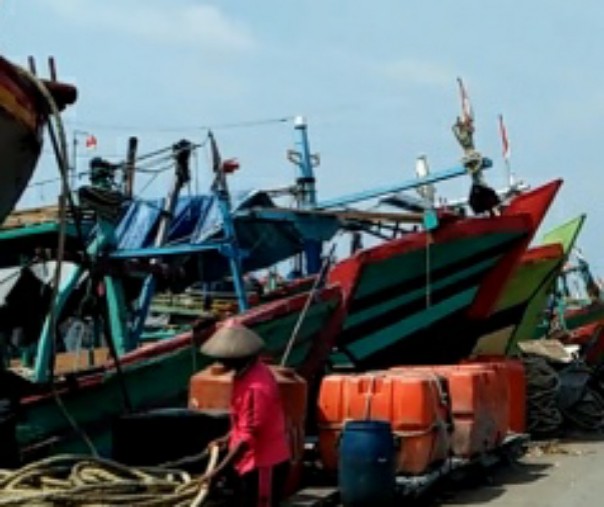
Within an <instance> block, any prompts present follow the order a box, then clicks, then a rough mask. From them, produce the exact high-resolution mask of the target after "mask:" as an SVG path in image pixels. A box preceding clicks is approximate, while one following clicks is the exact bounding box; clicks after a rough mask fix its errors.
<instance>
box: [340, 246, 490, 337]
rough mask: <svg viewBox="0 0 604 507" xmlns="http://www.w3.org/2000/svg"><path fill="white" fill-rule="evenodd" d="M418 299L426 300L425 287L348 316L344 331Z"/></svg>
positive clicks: (454, 278)
mask: <svg viewBox="0 0 604 507" xmlns="http://www.w3.org/2000/svg"><path fill="white" fill-rule="evenodd" d="M496 260H497V259H493V258H490V259H486V260H484V261H482V262H479V263H478V264H474V265H472V266H471V267H469V268H466V269H464V270H462V271H458V272H456V273H454V274H452V275H450V276H448V277H446V278H444V279H441V280H437V281H432V282H431V283H430V288H431V290H439V289H442V288H445V287H448V286H449V285H451V284H453V283H457V282H459V281H461V280H463V279H465V278H468V277H470V276H472V275H474V274H476V273H479V272H481V271H485V270H487V269H489V268H490V267H492V266H493V264H495V261H496ZM419 298H423V299H425V298H426V287H423V288H421V289H417V290H414V291H411V292H407V293H405V292H402V293H401V294H400V295H399V296H398V297H396V298H394V299H390V300H388V301H387V302H385V303H382V304H378V305H375V306H372V307H370V308H367V309H364V310H361V311H358V312H355V313H352V314H349V316H348V317H347V318H346V322H345V326H344V329H349V328H351V327H353V326H356V325H358V324H361V323H363V322H365V321H367V320H370V319H373V318H375V317H376V316H377V315H380V314H383V313H385V312H388V311H390V310H392V309H394V308H396V307H397V306H403V305H405V304H408V303H410V302H411V301H414V300H416V299H419Z"/></svg>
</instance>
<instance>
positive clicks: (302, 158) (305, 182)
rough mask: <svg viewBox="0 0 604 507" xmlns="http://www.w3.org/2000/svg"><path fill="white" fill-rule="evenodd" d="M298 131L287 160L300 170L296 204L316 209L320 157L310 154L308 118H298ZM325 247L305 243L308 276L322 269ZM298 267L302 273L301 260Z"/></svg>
mask: <svg viewBox="0 0 604 507" xmlns="http://www.w3.org/2000/svg"><path fill="white" fill-rule="evenodd" d="M294 128H295V131H296V150H289V151H288V153H287V158H288V160H289V161H290V162H292V163H293V164H294V165H295V166H296V167H297V170H298V175H297V178H296V202H297V205H298V208H302V209H314V208H316V206H317V191H316V185H315V183H316V180H315V174H314V168H315V167H316V166H317V165H319V157H318V155H313V154H311V152H310V143H309V141H308V127H307V123H306V118H304V117H303V116H297V117H296V118H295V120H294ZM322 250H323V245H322V243H321V242H320V241H317V240H310V239H309V240H306V241H304V254H303V255H304V258H305V259H306V270H305V271H306V274H307V275H314V274H316V273H318V272H319V270H320V269H321V252H322ZM297 264H298V266H296V267H297V268H298V269H299V270H300V272H301V271H302V269H301V268H302V265H301V264H302V262H301V258H299V260H298V263H297Z"/></svg>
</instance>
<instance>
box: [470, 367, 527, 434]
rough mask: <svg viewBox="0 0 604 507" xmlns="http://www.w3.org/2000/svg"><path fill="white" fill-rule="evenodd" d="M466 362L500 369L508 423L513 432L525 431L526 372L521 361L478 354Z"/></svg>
mask: <svg viewBox="0 0 604 507" xmlns="http://www.w3.org/2000/svg"><path fill="white" fill-rule="evenodd" d="M466 363H470V364H472V363H473V364H476V363H482V364H485V365H491V366H492V367H494V368H496V369H499V370H500V371H502V373H503V375H504V376H505V378H506V380H507V385H508V423H507V428H508V430H509V431H511V432H513V433H524V432H525V431H526V374H525V371H524V365H523V364H522V361H520V360H518V359H510V358H506V357H502V356H478V357H476V358H474V359H471V360H468V361H466Z"/></svg>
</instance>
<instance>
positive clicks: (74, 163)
mask: <svg viewBox="0 0 604 507" xmlns="http://www.w3.org/2000/svg"><path fill="white" fill-rule="evenodd" d="M72 143H73V144H72V147H71V190H72V191H73V190H75V187H76V184H77V178H78V158H77V157H78V137H77V133H76V132H74V133H73V140H72Z"/></svg>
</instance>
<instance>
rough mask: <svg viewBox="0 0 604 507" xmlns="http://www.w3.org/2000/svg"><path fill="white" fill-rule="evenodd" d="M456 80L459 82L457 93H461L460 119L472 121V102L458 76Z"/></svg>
mask: <svg viewBox="0 0 604 507" xmlns="http://www.w3.org/2000/svg"><path fill="white" fill-rule="evenodd" d="M457 82H458V83H459V93H460V94H461V112H462V116H463V118H462V119H463V120H464V121H466V122H468V121H474V111H473V110H472V103H471V102H470V96H469V95H468V91H467V90H466V87H465V86H464V84H463V81H462V80H461V78H460V77H458V78H457Z"/></svg>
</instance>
